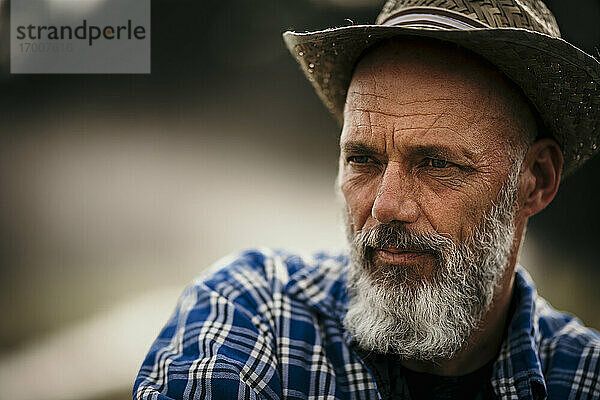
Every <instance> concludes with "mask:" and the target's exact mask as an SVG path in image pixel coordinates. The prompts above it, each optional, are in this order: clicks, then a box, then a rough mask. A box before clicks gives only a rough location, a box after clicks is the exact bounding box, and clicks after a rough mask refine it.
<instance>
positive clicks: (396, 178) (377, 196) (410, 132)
mask: <svg viewBox="0 0 600 400" xmlns="http://www.w3.org/2000/svg"><path fill="white" fill-rule="evenodd" d="M528 113H529V110H528V109H527V105H526V104H525V103H524V101H523V100H522V99H521V98H520V97H519V95H518V94H517V93H516V92H514V90H513V89H512V88H510V86H509V85H508V84H507V83H506V82H505V81H504V80H503V79H502V78H500V76H499V75H497V73H495V72H493V71H491V70H489V69H487V67H485V66H484V65H483V64H481V63H480V62H479V61H478V60H475V59H473V58H471V57H470V56H467V55H466V54H464V53H461V52H460V51H458V50H449V49H445V48H443V47H437V46H435V45H429V44H424V43H418V42H405V43H402V44H401V45H399V44H398V43H391V44H387V45H385V46H383V47H382V48H380V49H378V50H376V51H374V52H373V53H371V54H369V55H367V56H366V57H364V58H363V59H362V60H361V62H360V63H359V64H358V66H357V68H356V70H355V73H354V76H353V79H352V82H351V85H350V87H349V90H348V96H347V100H346V108H345V114H344V116H345V120H344V127H343V130H342V135H341V138H340V147H341V152H340V166H339V168H340V169H339V175H338V184H339V188H340V191H341V193H342V194H343V197H344V201H345V207H346V213H347V225H348V226H347V230H348V235H349V239H350V240H351V241H353V242H354V246H353V253H354V264H355V265H354V266H353V268H354V269H355V270H354V273H353V274H351V282H350V284H351V286H353V288H354V290H355V291H356V290H362V291H363V292H364V293H367V292H368V291H369V290H368V289H369V288H367V287H365V286H364V285H367V283H366V281H365V279H367V277H368V280H369V283H368V284H369V285H370V286H371V288H375V289H376V290H374V291H373V292H372V293H371V294H370V295H373V296H375V297H378V296H379V297H382V298H381V302H380V303H381V304H385V307H388V308H392V307H393V308H396V309H398V308H402V307H405V310H404V312H398V313H397V314H395V316H396V317H397V319H401V320H400V321H392V322H394V323H397V324H401V325H402V324H403V321H404V322H406V324H407V326H410V325H411V324H412V325H413V326H412V329H413V332H412V333H410V332H409V333H406V330H404V331H402V330H401V331H394V332H395V334H396V335H397V336H398V335H400V336H402V335H403V334H404V335H405V338H407V340H409V341H411V340H412V341H415V340H417V339H416V338H418V337H421V340H423V336H422V335H423V334H427V332H424V331H423V332H420V331H421V330H427V331H432V330H435V329H436V326H435V325H436V324H437V322H436V321H438V320H439V324H438V325H444V324H445V325H444V326H442V327H441V328H443V329H438V332H437V335H438V336H455V338H456V337H458V336H460V340H458V341H457V340H454V344H453V345H452V346H451V347H452V349H445V350H443V351H442V350H441V349H440V351H437V352H436V351H435V350H431V354H434V353H436V354H437V355H440V356H444V355H446V356H448V355H450V354H451V353H453V352H455V351H456V350H458V349H457V343H459V342H460V343H462V341H463V340H465V339H466V336H468V334H469V333H470V331H471V330H472V329H474V325H475V324H476V323H477V321H476V320H477V318H479V317H480V316H481V313H483V312H484V311H485V308H487V307H488V306H489V302H490V301H491V296H492V295H493V289H494V286H495V284H496V283H497V282H498V279H499V278H500V275H501V274H502V273H503V271H504V267H505V266H506V263H507V261H508V259H509V256H510V254H511V252H512V251H514V250H515V248H514V247H515V246H514V245H513V244H514V243H518V240H517V241H515V240H514V237H513V232H514V223H515V221H514V219H515V213H516V190H517V189H516V187H517V185H516V181H517V175H518V165H516V166H515V165H514V162H515V158H517V156H516V155H515V154H513V153H514V146H515V144H516V143H517V141H518V139H517V138H518V137H519V135H522V134H525V133H527V132H531V130H532V129H535V128H534V124H535V122H534V120H533V118H532V116H531V115H529V114H528ZM509 178H512V180H511V179H509ZM494 204H495V205H496V206H499V207H495V208H494V207H493V205H494ZM357 238H359V240H358V241H357V240H356V239H357ZM361 241H362V243H361ZM477 242H478V243H477ZM484 242H485V243H484ZM482 243H484V244H485V246H480V245H481V244H482ZM357 263H359V264H361V265H356V264H357ZM488 264H489V265H488ZM497 264H502V265H497ZM478 265H479V266H480V268H478ZM361 279H362V283H361V284H362V285H363V286H362V287H359V286H360V285H361V284H358V282H359V281H361ZM469 279H471V280H475V282H472V284H470V282H468V280H469ZM463 281H464V285H463V284H461V282H463ZM481 281H484V282H481ZM490 292H491V293H490ZM398 296H401V297H402V296H404V297H402V298H403V301H402V302H401V303H397V302H395V300H397V297H398ZM474 296H480V297H487V298H485V299H484V298H480V299H473V297H474ZM384 298H385V299H384ZM386 299H387V300H386ZM425 299H427V302H429V303H436V304H429V305H428V304H421V305H422V307H420V306H419V305H418V303H419V302H423V300H425ZM469 299H470V300H469ZM361 301H363V303H362V304H357V303H360V302H361ZM449 302H456V303H460V304H458V305H457V307H458V308H460V307H461V306H462V308H463V309H462V310H459V311H461V312H457V313H456V315H454V319H455V320H456V321H454V322H453V321H444V318H446V317H448V315H446V314H448V313H449V311H448V310H450V309H451V308H452V304H448V303H449ZM366 303H370V307H371V308H369V306H367V304H366ZM352 307H354V309H353V308H352ZM373 307H378V302H377V299H373V298H371V299H366V298H364V297H363V298H362V300H361V296H357V295H356V293H355V296H354V299H353V302H352V304H351V309H350V311H349V316H350V319H351V320H352V318H354V317H356V316H357V315H358V314H364V313H368V312H369V310H371V311H372V312H373V315H374V314H375V313H376V312H375V310H373V309H372V308H373ZM458 308H457V309H458ZM380 311H382V313H381V315H388V314H390V313H391V314H394V312H395V311H397V310H380ZM388 311H389V312H388ZM419 313H423V314H427V315H424V316H423V318H421V319H419V318H420V316H419V315H416V314H419ZM436 313H438V314H444V315H436ZM474 314H477V315H474ZM383 318H385V317H383ZM465 318H470V320H469V321H467V322H468V324H467V325H468V326H465V324H462V325H461V322H460V321H459V320H460V319H465ZM406 319H411V323H408V321H406ZM353 321H354V322H356V323H361V321H360V318H354V319H353ZM362 322H363V323H371V324H372V323H375V320H371V321H365V320H364V319H363V320H362ZM380 322H381V321H380ZM388 322H389V321H388ZM347 323H348V321H347ZM453 324H454V325H453ZM393 325H394V324H391V325H390V329H388V331H390V332H391V326H393ZM458 325H461V326H458ZM437 327H438V328H440V326H437ZM349 328H350V329H351V331H352V330H353V327H349ZM365 328H366V327H365ZM425 328H426V329H425ZM366 331H367V330H365V332H366ZM457 331H460V332H457ZM363 334H366V335H368V334H369V333H363ZM359 339H360V338H359ZM438 339H439V338H438ZM391 341H392V342H393V340H391ZM442 341H443V340H442ZM432 342H433V339H432ZM440 343H441V342H440ZM400 344H401V347H402V348H408V347H410V346H409V345H410V343H407V342H406V341H404V342H400ZM440 346H441V345H440ZM438 347H439V346H438ZM380 350H381V348H380ZM396 352H401V351H400V350H399V349H396ZM426 353H427V350H424V349H423V348H421V349H420V350H418V349H417V350H415V352H414V354H412V355H413V356H415V357H420V358H433V357H434V356H432V355H431V354H430V355H428V354H426ZM404 355H405V356H407V357H410V356H411V354H409V353H404Z"/></svg>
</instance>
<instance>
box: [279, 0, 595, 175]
mask: <svg viewBox="0 0 600 400" xmlns="http://www.w3.org/2000/svg"><path fill="white" fill-rule="evenodd" d="M396 36H417V37H427V38H435V39H439V40H444V41H448V42H452V43H456V44H458V45H460V46H462V47H464V48H466V49H468V50H470V51H472V52H474V53H476V54H479V55H480V56H482V57H483V58H485V59H487V60H488V61H489V62H491V63H492V64H494V65H495V66H496V67H497V68H498V69H499V70H500V71H502V72H503V73H504V74H505V75H507V76H508V77H509V78H510V79H512V80H513V81H514V82H515V83H516V84H517V85H518V86H519V87H521V89H522V90H523V93H524V94H525V95H526V96H527V97H528V98H529V100H530V101H531V103H532V104H533V106H534V107H535V108H536V109H537V112H538V113H539V116H540V118H541V121H542V122H543V124H544V126H545V129H546V131H547V132H548V134H549V135H551V136H553V137H554V138H555V139H556V140H557V141H558V143H559V144H560V146H561V148H562V151H563V156H564V159H565V164H564V170H563V177H564V176H567V175H569V174H570V173H571V172H573V171H574V170H575V169H577V168H578V167H579V166H581V165H582V164H583V163H584V162H585V161H586V160H588V159H589V158H590V157H591V156H592V155H594V154H595V153H596V151H597V149H598V147H599V146H600V139H599V135H600V126H599V119H600V63H599V62H598V61H597V60H596V59H595V58H593V57H592V56H590V55H588V54H586V53H584V52H583V51H582V50H580V49H578V48H576V47H575V46H573V45H571V44H569V43H567V42H566V41H564V40H563V39H561V38H560V31H559V29H558V25H557V23H556V20H555V19H554V16H553V15H552V13H551V12H550V11H549V10H548V9H547V8H546V6H545V5H544V3H543V2H542V1H541V0H388V2H387V3H386V4H385V6H384V7H383V10H382V11H381V13H380V14H379V16H378V17H377V21H376V25H353V26H345V27H341V28H332V29H326V30H322V31H317V32H303V33H299V32H291V31H288V32H285V33H284V34H283V38H284V41H285V43H286V45H287V47H288V49H289V50H290V52H291V53H292V55H293V56H294V57H295V58H296V60H297V61H298V63H299V64H300V66H301V67H302V69H303V71H304V73H305V75H306V77H307V78H308V80H309V81H310V82H311V83H312V84H313V86H314V88H315V90H316V92H317V94H318V95H319V97H320V98H321V100H322V101H323V103H324V104H325V106H326V107H327V108H328V109H329V110H330V111H331V112H332V113H333V114H334V116H335V117H336V118H337V120H338V121H339V122H340V123H341V122H342V121H343V109H344V103H345V100H346V91H347V88H348V85H349V83H350V80H351V78H352V72H353V69H354V66H355V64H356V62H357V61H358V59H359V58H360V56H361V54H362V53H363V52H364V51H365V50H366V49H368V48H369V47H371V46H373V45H374V44H376V43H377V42H380V41H382V40H385V39H389V38H392V37H396Z"/></svg>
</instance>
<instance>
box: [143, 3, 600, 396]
mask: <svg viewBox="0 0 600 400" xmlns="http://www.w3.org/2000/svg"><path fill="white" fill-rule="evenodd" d="M557 35H558V28H557V26H556V23H555V21H554V19H553V17H552V15H551V14H550V12H549V11H548V10H547V9H546V8H545V6H544V5H543V3H541V2H540V1H536V0H529V1H526V0H513V1H511V0H508V1H500V0H494V1H489V0H488V1H473V0H471V1H464V0H454V1H451V0H444V1H441V0H440V1H419V0H399V1H396V0H390V1H389V2H388V3H387V4H386V5H385V7H384V10H383V12H382V14H381V15H380V17H379V18H378V25H373V26H351V27H345V28H338V29H332V30H326V31H321V32H315V33H306V34H297V33H291V32H289V33H286V34H285V40H286V42H287V44H288V47H289V48H290V50H291V51H292V52H293V54H294V55H295V56H296V58H297V59H298V61H299V62H300V65H301V66H302V67H303V68H304V70H305V72H306V75H307V77H308V78H309V79H310V81H311V82H312V83H313V85H314V86H315V88H316V90H317V93H318V94H319V95H320V97H321V98H322V100H323V101H324V103H325V105H326V106H327V107H328V108H329V109H330V110H331V111H332V112H333V113H334V115H335V116H336V117H338V119H339V120H340V122H341V123H342V125H343V127H342V133H341V137H340V159H339V172H338V180H337V188H338V191H339V193H340V197H341V199H342V200H343V204H344V215H345V217H346V218H345V221H346V232H347V235H348V240H349V244H350V251H349V252H348V254H345V253H343V254H330V253H318V254H314V255H296V254H293V253H290V252H285V251H274V250H268V249H260V250H254V251H247V252H245V253H243V254H240V255H238V256H235V257H232V258H229V259H227V260H224V261H223V262H221V263H219V264H218V266H217V269H215V270H213V271H212V272H211V273H209V274H207V275H206V276H205V277H203V278H202V279H199V280H197V281H196V282H194V283H193V284H192V285H191V286H190V287H189V288H188V289H187V290H186V291H185V293H184V295H183V296H182V298H181V299H180V303H179V305H178V308H177V310H176V313H175V314H174V315H173V317H172V318H171V320H170V321H169V323H168V324H167V326H166V327H165V328H164V330H163V331H162V332H161V334H160V336H159V337H158V339H157V340H156V342H155V343H154V345H153V346H152V348H151V350H150V353H149V354H148V356H147V358H146V360H145V361H144V364H143V365H142V368H141V370H140V373H139V376H138V378H137V380H136V383H135V387H134V398H137V399H143V398H152V399H171V398H173V399H175V398H177V399H181V398H185V399H188V398H190V399H191V398H215V399H232V398H239V399H301V398H302V399H306V398H313V399H413V400H418V399H546V398H548V399H584V398H588V399H592V398H599V397H600V335H599V334H598V332H595V331H593V330H591V329H587V328H585V327H583V326H582V325H581V323H580V322H579V321H578V320H577V319H576V318H574V317H572V316H569V315H566V314H563V313H560V312H557V311H555V310H554V309H552V308H551V307H550V305H549V304H548V303H547V302H545V301H544V300H543V299H542V298H540V297H539V296H537V294H536V291H535V288H534V285H533V282H532V281H531V279H530V277H529V276H528V274H527V272H526V271H525V270H524V269H523V268H522V267H520V266H519V265H518V263H517V260H518V255H519V249H520V246H521V242H522V239H523V237H524V232H525V228H526V225H527V220H528V218H529V217H530V216H532V215H534V214H536V213H537V212H539V211H541V210H542V209H544V208H545V207H546V206H547V205H548V204H549V203H550V202H551V201H552V199H553V198H554V196H555V194H556V192H557V190H558V186H559V183H560V181H561V176H564V175H561V174H568V173H570V172H572V171H573V170H574V169H575V168H577V167H578V166H579V165H581V164H582V163H583V162H584V160H585V159H587V158H588V157H590V156H591V155H592V154H593V153H594V152H595V150H596V142H595V140H596V139H597V135H598V134H599V133H600V132H599V130H598V122H597V121H598V113H599V110H598V108H599V105H600V95H599V91H598V85H600V79H599V77H600V65H599V64H598V62H597V61H596V60H594V59H593V58H592V57H590V56H588V55H586V54H585V53H583V52H581V51H580V50H578V49H576V48H574V47H573V46H571V45H569V44H568V43H566V42H564V41H562V40H560V39H558V38H556V36H557Z"/></svg>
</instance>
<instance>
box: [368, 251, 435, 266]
mask: <svg viewBox="0 0 600 400" xmlns="http://www.w3.org/2000/svg"><path fill="white" fill-rule="evenodd" d="M373 250H374V252H375V256H376V257H377V258H378V259H379V260H381V261H383V262H385V263H389V264H414V263H415V262H417V261H421V260H422V259H423V258H429V257H431V256H432V254H431V252H430V251H428V250H420V249H399V248H396V247H375V248H373Z"/></svg>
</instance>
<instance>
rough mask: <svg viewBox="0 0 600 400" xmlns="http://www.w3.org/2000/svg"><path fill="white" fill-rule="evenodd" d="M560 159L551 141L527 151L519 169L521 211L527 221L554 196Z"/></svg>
mask: <svg viewBox="0 0 600 400" xmlns="http://www.w3.org/2000/svg"><path fill="white" fill-rule="evenodd" d="M562 166H563V155H562V151H561V150H560V147H559V146H558V143H556V141H555V140H554V139H549V138H545V139H540V140H538V141H536V142H535V143H533V144H532V145H531V147H530V148H529V151H527V155H526V156H525V160H524V161H523V165H522V167H521V171H522V173H521V179H520V184H519V186H520V191H521V196H520V197H521V199H522V203H521V204H522V206H521V211H522V212H523V214H524V215H525V217H530V216H532V215H534V214H537V213H538V212H540V211H542V210H543V209H544V208H546V206H547V205H548V204H550V202H551V201H552V199H554V196H555V195H556V192H557V191H558V185H559V183H560V174H561V171H562Z"/></svg>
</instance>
